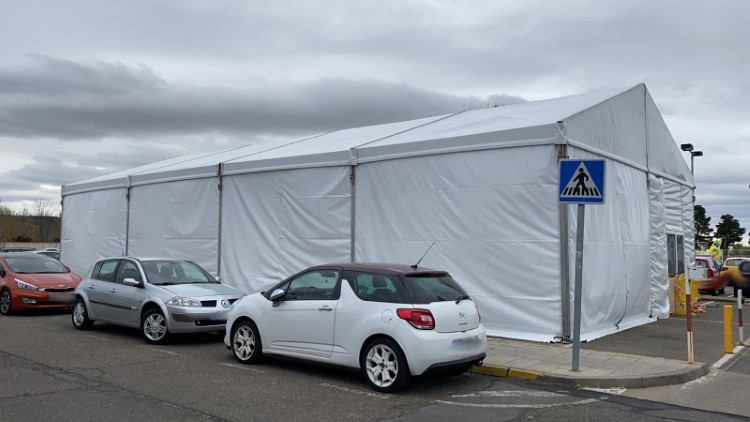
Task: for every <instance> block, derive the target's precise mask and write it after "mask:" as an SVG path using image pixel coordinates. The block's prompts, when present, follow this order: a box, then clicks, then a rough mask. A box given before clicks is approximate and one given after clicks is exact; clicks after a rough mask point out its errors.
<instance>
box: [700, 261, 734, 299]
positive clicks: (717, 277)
mask: <svg viewBox="0 0 750 422" xmlns="http://www.w3.org/2000/svg"><path fill="white" fill-rule="evenodd" d="M694 266H695V267H696V268H706V272H707V274H706V278H705V279H702V280H693V281H695V282H697V283H698V292H699V293H707V294H709V295H712V296H716V295H717V294H724V289H725V287H726V286H727V283H728V282H729V274H723V275H722V274H721V263H720V262H719V261H717V260H716V258H714V257H713V256H711V255H696V256H695V264H694Z"/></svg>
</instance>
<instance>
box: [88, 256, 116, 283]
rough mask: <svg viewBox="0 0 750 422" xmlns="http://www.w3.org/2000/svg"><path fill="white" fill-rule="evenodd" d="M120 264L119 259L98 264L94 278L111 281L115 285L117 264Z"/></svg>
mask: <svg viewBox="0 0 750 422" xmlns="http://www.w3.org/2000/svg"><path fill="white" fill-rule="evenodd" d="M119 262H120V260H118V259H111V260H109V261H104V262H100V263H98V264H96V268H94V271H93V278H95V279H97V280H101V281H109V282H112V283H114V281H115V270H116V269H117V264H118V263H119Z"/></svg>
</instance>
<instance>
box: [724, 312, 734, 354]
mask: <svg viewBox="0 0 750 422" xmlns="http://www.w3.org/2000/svg"><path fill="white" fill-rule="evenodd" d="M724 353H734V339H733V338H732V306H731V305H724Z"/></svg>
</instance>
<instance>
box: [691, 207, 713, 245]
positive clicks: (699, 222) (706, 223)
mask: <svg viewBox="0 0 750 422" xmlns="http://www.w3.org/2000/svg"><path fill="white" fill-rule="evenodd" d="M693 222H694V224H695V242H696V243H697V242H710V241H711V239H712V238H713V236H712V234H711V232H712V231H713V229H712V228H711V217H707V216H706V209H705V208H703V205H696V206H694V207H693Z"/></svg>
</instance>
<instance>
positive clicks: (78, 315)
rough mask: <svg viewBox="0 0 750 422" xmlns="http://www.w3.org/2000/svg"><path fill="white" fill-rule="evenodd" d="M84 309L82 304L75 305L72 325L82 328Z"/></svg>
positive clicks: (84, 319)
mask: <svg viewBox="0 0 750 422" xmlns="http://www.w3.org/2000/svg"><path fill="white" fill-rule="evenodd" d="M85 314H86V307H85V306H84V305H83V302H78V303H76V306H75V307H74V308H73V323H75V325H77V326H79V327H80V326H82V325H83V323H84V322H85V321H86V315H85Z"/></svg>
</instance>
